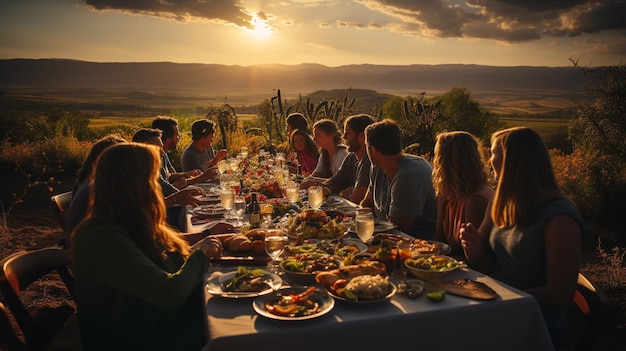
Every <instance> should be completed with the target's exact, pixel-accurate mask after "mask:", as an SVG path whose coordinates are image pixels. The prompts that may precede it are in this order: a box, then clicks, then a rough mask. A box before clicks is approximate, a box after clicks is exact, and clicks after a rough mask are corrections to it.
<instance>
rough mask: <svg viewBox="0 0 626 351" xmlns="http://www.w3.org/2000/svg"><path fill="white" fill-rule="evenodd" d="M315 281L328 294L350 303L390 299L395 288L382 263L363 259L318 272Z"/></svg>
mask: <svg viewBox="0 0 626 351" xmlns="http://www.w3.org/2000/svg"><path fill="white" fill-rule="evenodd" d="M315 281H317V282H318V283H320V284H322V285H324V286H325V287H326V289H327V290H328V294H329V295H330V296H332V297H333V298H336V299H338V300H342V301H346V302H351V303H361V304H368V303H376V302H382V301H386V300H389V299H391V297H392V296H393V295H395V293H396V291H397V288H396V286H395V285H394V284H393V283H391V282H390V281H389V278H388V276H387V269H386V266H385V264H384V263H382V262H379V261H364V262H361V263H359V264H354V265H348V266H343V267H340V268H338V269H334V270H331V271H327V272H321V273H318V274H317V275H316V276H315Z"/></svg>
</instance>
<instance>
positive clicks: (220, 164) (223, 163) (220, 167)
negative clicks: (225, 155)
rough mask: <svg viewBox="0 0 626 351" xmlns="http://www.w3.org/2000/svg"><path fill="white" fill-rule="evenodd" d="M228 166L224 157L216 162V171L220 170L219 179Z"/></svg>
mask: <svg viewBox="0 0 626 351" xmlns="http://www.w3.org/2000/svg"><path fill="white" fill-rule="evenodd" d="M228 167H229V164H228V161H226V160H225V159H224V160H221V161H218V162H217V171H218V172H220V179H222V178H223V177H224V173H226V171H227V170H228Z"/></svg>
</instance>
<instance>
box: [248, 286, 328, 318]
mask: <svg viewBox="0 0 626 351" xmlns="http://www.w3.org/2000/svg"><path fill="white" fill-rule="evenodd" d="M334 306H335V300H334V299H333V298H331V297H330V296H328V295H327V294H325V293H323V292H320V291H318V290H316V289H315V288H314V287H310V288H309V287H287V288H282V289H280V290H278V291H277V292H275V293H273V294H271V295H266V296H262V297H258V298H256V299H254V301H253V302H252V308H253V309H254V310H255V311H256V313H258V314H259V315H261V316H263V317H265V318H269V319H277V320H284V321H302V320H307V319H313V318H318V317H321V316H323V315H325V314H327V313H328V312H330V311H331V310H332V309H333V307H334Z"/></svg>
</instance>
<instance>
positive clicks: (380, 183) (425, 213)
mask: <svg viewBox="0 0 626 351" xmlns="http://www.w3.org/2000/svg"><path fill="white" fill-rule="evenodd" d="M365 143H366V145H367V153H368V155H369V157H370V161H371V163H372V170H371V173H370V185H369V188H368V192H367V195H366V198H365V200H364V201H363V202H362V204H363V205H366V206H368V207H371V208H373V209H374V211H375V213H376V216H377V218H382V219H386V220H390V221H392V222H393V223H394V224H395V225H397V228H398V230H401V231H403V232H405V233H407V234H410V235H412V236H414V237H417V238H421V239H430V238H432V237H433V236H434V234H435V222H436V219H437V200H436V198H435V190H434V188H433V183H432V167H431V166H430V164H429V163H428V161H426V160H425V159H423V158H421V157H418V156H414V155H408V154H404V153H403V152H402V132H401V131H400V128H399V127H398V125H397V124H396V123H395V122H393V121H391V120H383V121H381V122H377V123H374V124H372V125H370V126H369V127H368V128H367V129H366V130H365Z"/></svg>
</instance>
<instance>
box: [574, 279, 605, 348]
mask: <svg viewBox="0 0 626 351" xmlns="http://www.w3.org/2000/svg"><path fill="white" fill-rule="evenodd" d="M574 309H575V310H576V311H577V312H578V313H580V314H581V315H582V316H583V319H584V324H585V328H584V329H583V330H582V333H581V335H580V337H579V339H578V342H577V343H576V346H575V350H577V351H583V350H593V346H594V344H595V343H596V341H597V339H598V336H600V334H601V333H602V332H603V331H604V329H605V325H606V319H607V315H608V311H609V302H608V300H607V298H606V296H605V295H604V293H603V292H602V291H601V290H600V289H599V288H598V287H597V286H596V285H594V284H593V283H592V282H591V281H589V279H587V278H586V277H585V276H584V275H583V274H582V273H578V284H577V287H576V292H575V293H574Z"/></svg>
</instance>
